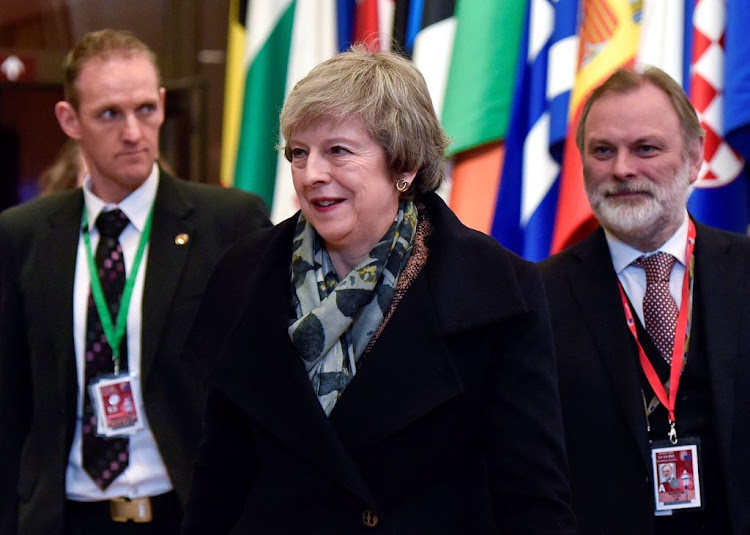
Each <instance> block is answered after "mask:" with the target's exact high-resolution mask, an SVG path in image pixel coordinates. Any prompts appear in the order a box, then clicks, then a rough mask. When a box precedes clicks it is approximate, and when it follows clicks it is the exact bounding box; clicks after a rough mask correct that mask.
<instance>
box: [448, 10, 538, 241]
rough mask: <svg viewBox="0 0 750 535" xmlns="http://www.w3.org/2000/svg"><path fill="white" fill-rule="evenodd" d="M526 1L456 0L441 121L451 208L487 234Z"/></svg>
mask: <svg viewBox="0 0 750 535" xmlns="http://www.w3.org/2000/svg"><path fill="white" fill-rule="evenodd" d="M525 10H526V2H525V1H521V0H493V1H491V2H490V1H481V2H477V1H466V0H463V1H458V2H457V3H456V11H455V18H456V28H455V40H454V44H453V53H452V56H451V61H450V68H449V71H448V82H447V86H446V89H445V97H444V101H443V103H442V114H441V121H442V123H443V126H444V128H445V130H446V132H447V133H448V135H449V136H451V137H452V138H453V144H452V145H451V147H450V149H449V155H450V156H452V157H454V164H453V170H452V190H451V194H450V206H451V208H453V210H454V211H455V212H456V214H457V215H458V216H459V217H460V218H461V220H462V221H463V222H464V223H465V224H466V225H468V226H470V227H473V228H476V229H478V230H481V231H483V232H489V230H490V227H491V224H492V216H493V214H494V209H495V201H496V198H497V191H498V185H499V183H500V174H501V169H502V162H503V155H504V145H503V143H502V140H503V139H504V138H505V134H506V132H507V129H508V119H509V117H510V109H511V106H512V98H513V87H514V82H515V74H516V63H517V61H518V48H519V42H520V36H521V32H522V30H523V23H524V14H525Z"/></svg>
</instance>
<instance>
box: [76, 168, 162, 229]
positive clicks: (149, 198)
mask: <svg viewBox="0 0 750 535" xmlns="http://www.w3.org/2000/svg"><path fill="white" fill-rule="evenodd" d="M158 187H159V166H158V165H156V163H154V166H153V168H152V169H151V174H150V175H148V178H147V179H146V180H145V181H144V182H143V184H141V185H140V186H139V187H138V189H136V190H135V191H134V192H132V193H131V194H130V195H128V196H127V197H125V198H124V199H123V200H122V201H120V202H119V203H117V204H112V203H106V202H104V201H103V200H101V199H100V198H99V197H97V196H96V195H95V194H94V192H93V191H91V176H87V177H86V179H85V180H84V181H83V198H84V201H85V203H86V210H87V212H88V214H87V216H88V220H89V221H90V222H93V221H96V218H97V217H98V216H99V213H100V212H101V211H102V210H113V209H115V208H119V209H120V210H122V211H123V213H124V214H125V215H126V216H128V219H129V220H130V223H131V224H132V225H133V226H134V227H135V228H136V230H137V231H138V232H143V228H144V227H145V226H146V219H147V218H148V214H149V212H150V210H151V206H152V205H153V204H154V199H155V198H156V190H157V189H158ZM90 226H93V224H91V225H90Z"/></svg>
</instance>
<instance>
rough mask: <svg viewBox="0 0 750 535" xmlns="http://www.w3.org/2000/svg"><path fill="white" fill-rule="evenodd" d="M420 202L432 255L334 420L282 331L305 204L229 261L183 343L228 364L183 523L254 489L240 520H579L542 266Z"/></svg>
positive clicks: (486, 526)
mask: <svg viewBox="0 0 750 535" xmlns="http://www.w3.org/2000/svg"><path fill="white" fill-rule="evenodd" d="M424 202H425V204H426V206H427V212H428V214H429V218H430V221H431V222H432V224H433V225H434V231H433V233H432V236H431V237H430V238H429V241H428V248H429V251H430V256H429V259H428V260H427V264H426V265H425V266H424V268H423V270H422V271H421V273H420V274H419V276H418V277H417V278H416V280H414V281H413V283H412V285H411V286H410V288H409V289H408V290H407V292H406V294H405V295H404V297H403V300H402V301H401V302H400V303H399V305H398V306H397V308H396V309H395V313H394V315H393V316H392V317H391V319H390V321H389V322H388V324H387V326H386V327H385V329H384V330H383V332H382V334H381V335H380V337H379V338H378V339H377V341H376V343H375V344H374V346H373V348H372V350H371V351H370V352H369V353H368V354H366V355H364V356H363V357H362V360H360V368H359V370H358V372H357V375H356V377H355V378H354V379H353V380H352V382H351V383H350V384H349V386H348V387H347V389H346V391H345V392H344V394H343V396H342V397H341V398H340V399H339V401H338V403H337V405H336V406H335V408H334V409H333V412H332V413H331V415H330V418H327V417H326V416H325V413H324V412H323V410H322V409H321V407H320V403H319V402H318V399H317V398H316V397H315V395H314V393H313V390H312V387H311V386H310V380H309V379H308V377H307V374H306V372H305V369H304V366H303V364H302V361H301V359H300V357H299V356H298V354H297V352H296V351H295V349H294V347H293V345H292V343H291V341H290V339H289V335H288V334H287V326H288V324H289V319H290V278H289V277H290V275H289V266H290V261H291V242H292V236H293V232H294V226H295V223H296V217H294V218H292V219H290V220H287V221H286V222H284V223H282V224H280V225H279V226H277V227H275V228H274V229H271V230H269V231H264V232H263V233H259V234H258V235H256V236H255V237H253V238H251V239H245V240H243V241H241V242H239V243H238V244H237V245H236V246H235V247H234V248H233V249H232V250H231V251H230V252H229V254H228V255H227V256H226V257H225V258H224V259H223V260H222V262H221V263H220V265H219V266H218V267H217V270H216V271H215V273H214V275H213V276H212V278H211V281H210V282H209V288H208V290H207V292H206V295H205V298H204V302H203V304H202V305H201V309H200V312H199V315H198V320H197V321H196V329H195V330H194V331H193V332H192V333H191V335H190V337H189V343H188V344H187V345H186V348H187V350H188V351H189V352H190V353H191V355H192V357H193V358H195V359H202V358H211V356H212V355H214V354H215V353H218V355H219V356H218V358H219V363H220V364H219V365H218V367H217V369H216V370H215V373H214V375H213V377H212V379H211V386H212V387H213V393H212V394H211V395H209V404H208V406H207V414H206V431H205V438H204V440H205V441H204V443H203V444H202V447H201V451H200V453H199V458H198V461H197V462H196V472H195V479H194V486H193V489H192V491H191V498H190V500H189V502H188V508H187V511H186V522H185V529H184V532H185V533H194V534H204V533H225V532H227V531H228V530H229V529H230V527H231V525H232V523H234V522H236V521H237V518H238V517H239V515H240V510H241V509H242V507H243V502H245V499H246V497H247V501H246V505H245V512H244V514H245V521H246V524H244V530H243V531H242V532H243V533H274V534H286V533H306V534H311V533H342V534H347V535H352V534H355V533H358V532H369V530H370V528H368V527H365V525H364V522H363V520H364V519H366V518H367V515H368V514H374V515H377V518H378V526H377V528H378V530H379V532H380V533H389V534H392V533H403V534H419V533H429V534H441V533H445V534H451V535H457V534H461V533H466V534H472V535H477V534H483V533H556V534H557V533H573V532H574V527H573V519H572V515H571V514H570V508H569V505H568V483H567V476H566V468H565V458H564V451H563V448H562V436H561V425H560V421H559V408H558V403H559V402H558V395H557V389H556V386H555V375H554V363H553V358H552V353H551V351H552V340H551V333H550V331H549V325H548V315H547V314H548V312H547V306H546V303H545V300H544V295H543V293H542V286H541V282H540V280H539V275H538V273H537V271H536V269H535V268H534V267H533V266H532V265H530V264H529V263H527V262H525V261H523V260H521V259H519V258H518V257H516V256H513V255H511V254H509V253H508V252H506V251H505V250H504V249H502V248H501V247H500V246H499V245H498V244H497V243H496V242H494V241H493V240H492V239H490V238H489V237H487V236H484V235H481V234H479V233H477V232H474V231H471V230H469V229H467V228H466V227H464V226H463V225H461V224H460V223H459V222H458V220H457V219H456V218H455V216H454V215H453V214H452V212H450V210H449V209H448V208H447V207H446V206H445V204H444V203H443V202H442V201H441V200H439V198H438V197H437V196H435V195H434V194H431V195H428V196H426V198H425V199H424ZM260 256H262V257H263V259H262V261H261V262H260V264H258V265H255V264H254V263H253V262H252V261H251V259H253V258H257V257H260ZM369 518H370V519H372V518H373V517H372V516H370V517H369Z"/></svg>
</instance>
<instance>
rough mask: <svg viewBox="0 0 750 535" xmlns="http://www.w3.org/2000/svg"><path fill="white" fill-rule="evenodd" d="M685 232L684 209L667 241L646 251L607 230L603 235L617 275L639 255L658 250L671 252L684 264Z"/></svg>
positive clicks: (686, 232)
mask: <svg viewBox="0 0 750 535" xmlns="http://www.w3.org/2000/svg"><path fill="white" fill-rule="evenodd" d="M687 234H688V214H687V211H685V217H684V218H683V220H682V224H680V226H679V227H678V228H677V230H676V231H675V233H674V234H672V236H671V237H670V238H669V239H668V240H667V241H665V242H664V243H663V244H662V245H661V247H659V248H657V249H656V250H654V251H649V252H647V253H644V252H643V251H639V250H638V249H636V248H634V247H631V246H630V245H628V244H626V243H625V242H623V241H621V240H619V239H617V238H616V237H615V236H614V235H613V234H611V233H610V232H608V231H607V230H605V231H604V235H605V237H606V238H607V245H609V254H610V255H611V256H612V265H613V266H614V268H615V272H616V273H617V274H618V275H619V274H620V273H621V272H622V271H623V270H624V269H625V268H627V267H628V266H629V265H630V264H631V263H632V262H633V261H634V260H636V259H637V258H640V257H641V256H651V255H652V254H654V253H656V252H659V251H663V252H665V253H669V254H671V255H672V256H674V257H675V258H676V259H677V261H678V262H679V263H680V264H682V265H683V266H685V265H686V258H685V244H687Z"/></svg>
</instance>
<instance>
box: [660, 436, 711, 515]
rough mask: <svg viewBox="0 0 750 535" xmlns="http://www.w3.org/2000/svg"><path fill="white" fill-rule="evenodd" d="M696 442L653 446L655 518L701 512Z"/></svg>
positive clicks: (664, 443) (689, 441)
mask: <svg viewBox="0 0 750 535" xmlns="http://www.w3.org/2000/svg"><path fill="white" fill-rule="evenodd" d="M699 451H700V449H699V447H698V441H697V439H684V440H680V442H679V443H678V444H676V445H672V444H670V443H669V442H668V441H659V442H654V443H653V444H652V446H651V464H652V467H653V481H654V500H655V511H656V514H657V515H659V514H665V512H667V513H666V514H671V512H672V511H674V510H677V509H700V508H702V507H703V500H702V497H701V477H700V462H699V457H698V455H699Z"/></svg>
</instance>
